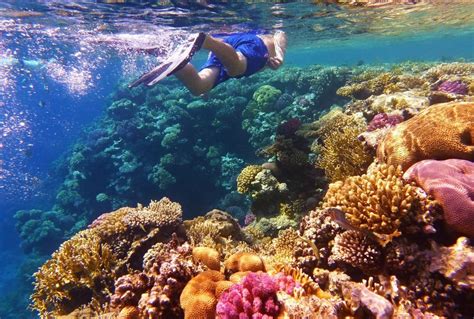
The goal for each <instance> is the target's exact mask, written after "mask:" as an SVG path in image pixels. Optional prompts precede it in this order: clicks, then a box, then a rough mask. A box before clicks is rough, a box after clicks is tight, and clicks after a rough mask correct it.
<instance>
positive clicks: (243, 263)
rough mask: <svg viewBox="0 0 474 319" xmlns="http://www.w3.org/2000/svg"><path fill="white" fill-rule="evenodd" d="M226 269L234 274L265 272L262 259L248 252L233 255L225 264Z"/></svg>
mask: <svg viewBox="0 0 474 319" xmlns="http://www.w3.org/2000/svg"><path fill="white" fill-rule="evenodd" d="M224 267H225V269H226V270H227V271H230V272H232V273H233V272H237V271H253V272H257V271H265V265H264V263H263V260H262V258H260V256H258V255H255V254H252V253H247V252H239V253H235V254H233V255H232V256H230V257H229V258H228V259H227V260H226V261H225V262H224Z"/></svg>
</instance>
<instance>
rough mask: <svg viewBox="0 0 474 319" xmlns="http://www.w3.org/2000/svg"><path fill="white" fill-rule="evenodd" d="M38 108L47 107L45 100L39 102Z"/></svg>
mask: <svg viewBox="0 0 474 319" xmlns="http://www.w3.org/2000/svg"><path fill="white" fill-rule="evenodd" d="M38 106H39V107H42V108H43V107H45V106H46V102H45V101H43V100H40V101H39V102H38Z"/></svg>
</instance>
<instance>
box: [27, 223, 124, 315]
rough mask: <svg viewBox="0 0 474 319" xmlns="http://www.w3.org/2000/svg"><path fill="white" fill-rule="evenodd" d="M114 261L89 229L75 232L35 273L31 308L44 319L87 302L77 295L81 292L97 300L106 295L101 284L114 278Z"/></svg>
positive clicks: (105, 247)
mask: <svg viewBox="0 0 474 319" xmlns="http://www.w3.org/2000/svg"><path fill="white" fill-rule="evenodd" d="M115 262H116V261H115V257H114V256H113V254H112V252H111V250H110V248H109V246H108V245H107V244H102V243H101V239H100V238H99V237H98V236H97V235H96V234H94V233H93V232H90V231H89V230H84V231H82V232H80V233H78V234H77V235H75V236H74V237H72V238H71V239H70V240H68V241H66V242H64V243H63V244H62V245H61V247H60V248H59V249H58V250H57V251H56V252H54V253H53V255H52V257H51V259H50V260H48V261H47V262H46V263H45V264H44V265H43V266H42V267H41V268H40V269H39V270H38V272H36V273H35V275H34V277H35V287H34V292H33V294H32V296H31V301H32V302H33V308H34V309H35V310H37V311H38V312H39V313H40V315H41V317H44V318H46V317H48V318H49V316H50V315H53V316H56V315H64V314H66V313H68V312H70V311H71V310H73V309H74V308H76V307H77V306H79V305H81V304H86V303H89V302H90V301H91V300H90V297H89V299H87V298H86V300H83V298H82V297H81V296H80V295H78V294H77V293H79V294H80V291H81V290H83V291H84V290H85V291H91V292H92V298H98V299H99V300H101V299H102V298H104V297H105V296H106V295H107V291H104V290H103V289H105V287H106V286H105V285H104V283H107V282H110V281H112V282H113V280H114V279H115V278H114V276H113V273H112V269H113V268H114V266H115ZM104 300H105V299H104ZM104 300H101V301H104Z"/></svg>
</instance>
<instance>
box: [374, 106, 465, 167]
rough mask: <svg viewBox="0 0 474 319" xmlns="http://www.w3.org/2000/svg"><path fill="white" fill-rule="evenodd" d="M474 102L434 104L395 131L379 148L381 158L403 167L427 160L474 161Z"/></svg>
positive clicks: (391, 132)
mask: <svg viewBox="0 0 474 319" xmlns="http://www.w3.org/2000/svg"><path fill="white" fill-rule="evenodd" d="M473 110H474V104H473V103H458V102H453V103H446V104H437V105H433V106H430V107H429V108H427V109H426V110H424V111H422V112H421V113H419V114H417V115H416V116H414V117H413V118H411V119H409V120H407V121H405V122H403V123H400V124H399V125H397V126H396V127H395V128H394V129H393V130H391V131H390V132H389V133H388V134H387V135H386V136H385V137H384V138H383V140H382V141H381V142H380V145H379V147H378V148H377V158H378V159H379V160H380V161H382V162H384V163H387V164H389V165H395V166H397V165H401V166H402V169H403V170H406V169H408V167H410V166H411V165H413V164H415V163H416V162H419V161H421V160H424V159H438V160H442V159H449V158H459V159H466V160H474V145H473V143H472V141H473V140H474V139H473V136H474V132H473V129H474V127H473V125H472V123H473V122H474V112H473Z"/></svg>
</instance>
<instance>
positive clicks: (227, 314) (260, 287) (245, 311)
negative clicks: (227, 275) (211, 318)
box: [216, 272, 280, 319]
mask: <svg viewBox="0 0 474 319" xmlns="http://www.w3.org/2000/svg"><path fill="white" fill-rule="evenodd" d="M277 291H278V286H277V283H276V281H275V279H274V278H272V277H271V276H270V275H268V274H266V273H261V272H260V273H253V272H251V273H249V274H248V275H247V276H246V277H245V278H244V279H243V280H242V281H241V282H240V283H239V284H235V285H233V286H231V287H230V288H229V289H228V290H227V291H225V292H224V293H223V294H222V295H221V297H220V298H219V302H218V303H217V308H216V313H217V318H220V319H239V318H250V317H251V318H268V319H270V318H276V317H277V315H278V313H279V311H280V303H279V302H278V299H277Z"/></svg>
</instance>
